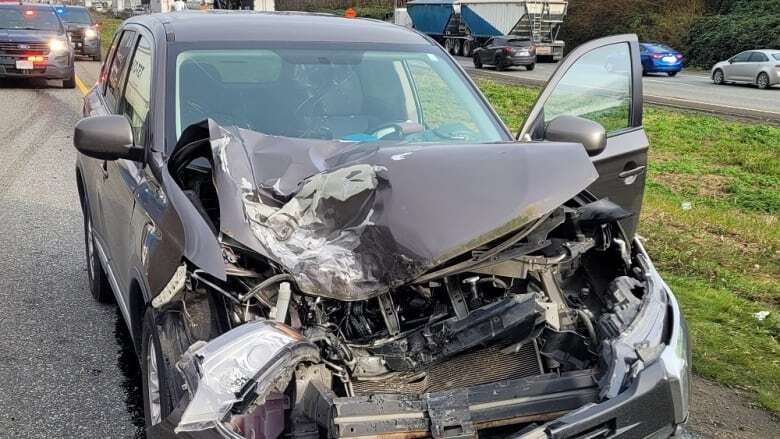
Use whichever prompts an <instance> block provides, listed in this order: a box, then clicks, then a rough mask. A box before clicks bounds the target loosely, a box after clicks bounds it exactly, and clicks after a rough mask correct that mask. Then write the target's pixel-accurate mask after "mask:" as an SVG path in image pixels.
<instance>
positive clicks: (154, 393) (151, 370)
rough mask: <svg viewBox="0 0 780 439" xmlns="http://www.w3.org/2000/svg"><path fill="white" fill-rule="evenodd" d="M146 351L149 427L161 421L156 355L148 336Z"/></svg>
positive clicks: (150, 337)
mask: <svg viewBox="0 0 780 439" xmlns="http://www.w3.org/2000/svg"><path fill="white" fill-rule="evenodd" d="M147 343H148V345H147V349H146V390H147V395H149V420H150V421H151V425H157V424H159V423H160V422H161V421H162V414H161V413H162V409H161V406H160V375H159V372H158V370H157V355H156V353H155V350H154V340H153V339H152V336H149V339H148V340H147Z"/></svg>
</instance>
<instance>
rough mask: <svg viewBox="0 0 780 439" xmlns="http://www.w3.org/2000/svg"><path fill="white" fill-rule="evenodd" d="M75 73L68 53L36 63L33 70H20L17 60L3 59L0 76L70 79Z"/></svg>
mask: <svg viewBox="0 0 780 439" xmlns="http://www.w3.org/2000/svg"><path fill="white" fill-rule="evenodd" d="M72 75H73V62H72V60H71V57H70V55H69V54H68V53H65V54H63V55H51V54H49V55H48V56H47V57H46V61H45V62H44V63H41V64H35V65H34V66H33V69H32V70H19V69H17V68H16V61H15V60H3V61H2V62H1V63H0V78H43V79H68V78H70V77H71V76H72Z"/></svg>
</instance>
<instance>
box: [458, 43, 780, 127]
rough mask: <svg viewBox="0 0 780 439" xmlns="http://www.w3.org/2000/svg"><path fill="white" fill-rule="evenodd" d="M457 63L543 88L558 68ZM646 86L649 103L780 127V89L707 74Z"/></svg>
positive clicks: (657, 79)
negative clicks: (716, 78)
mask: <svg viewBox="0 0 780 439" xmlns="http://www.w3.org/2000/svg"><path fill="white" fill-rule="evenodd" d="M456 59H457V60H458V62H459V63H460V65H461V66H463V67H464V69H465V70H466V71H467V72H468V73H469V74H470V75H471V76H473V77H475V78H486V79H492V80H495V81H499V82H506V83H510V84H521V85H534V86H542V85H544V84H545V83H547V80H548V79H549V78H550V76H551V75H552V73H553V72H554V71H555V69H556V67H557V64H553V63H540V64H536V68H535V69H534V70H532V71H527V70H526V69H525V67H512V68H511V69H509V70H505V71H503V72H498V71H496V70H495V69H494V68H493V67H488V66H486V67H485V68H484V69H480V70H477V69H476V68H474V63H473V61H472V60H471V58H465V57H457V58H456ZM643 85H644V96H645V102H647V103H651V104H658V105H664V106H669V107H675V108H683V109H690V110H699V111H705V112H709V113H715V114H723V115H728V116H734V117H740V118H749V119H756V120H762V121H771V122H773V123H780V86H774V87H772V88H770V89H767V90H759V89H758V88H757V87H754V86H749V85H715V84H713V83H712V80H710V78H709V76H708V75H707V73H706V72H686V71H685V70H683V71H682V72H681V73H679V74H678V75H677V76H675V77H673V78H672V77H668V76H666V75H661V74H652V75H648V76H646V77H644V78H643Z"/></svg>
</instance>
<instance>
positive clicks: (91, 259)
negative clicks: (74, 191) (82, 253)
mask: <svg viewBox="0 0 780 439" xmlns="http://www.w3.org/2000/svg"><path fill="white" fill-rule="evenodd" d="M87 270H88V271H89V278H90V279H94V278H95V238H94V232H93V231H92V220H91V219H90V218H89V213H87Z"/></svg>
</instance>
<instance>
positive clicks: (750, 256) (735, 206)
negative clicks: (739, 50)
mask: <svg viewBox="0 0 780 439" xmlns="http://www.w3.org/2000/svg"><path fill="white" fill-rule="evenodd" d="M478 85H479V87H480V88H481V89H482V91H483V93H484V94H485V95H486V96H487V98H488V100H489V101H490V102H491V103H492V104H493V106H494V108H495V109H496V111H497V112H498V113H499V114H500V115H501V117H502V118H503V119H504V121H505V123H506V124H507V125H508V126H509V127H510V128H511V129H513V130H516V129H517V127H519V126H520V124H521V122H522V119H523V117H524V116H525V114H526V113H527V112H528V110H529V109H530V107H531V105H532V104H533V102H534V100H535V99H536V96H537V94H538V89H534V88H527V87H515V86H508V85H503V84H498V83H495V82H491V81H478ZM644 124H645V129H646V131H647V135H648V137H649V138H650V143H651V147H650V164H649V175H648V182H647V190H646V192H645V200H644V206H643V211H642V215H641V222H640V227H639V233H640V234H641V235H643V236H644V237H646V238H647V244H646V246H647V248H648V251H649V252H650V253H651V255H652V257H653V260H654V262H655V263H656V265H657V266H658V268H659V269H660V270H661V273H662V274H663V276H664V278H665V279H666V281H667V282H668V283H669V285H670V286H671V287H672V289H673V290H674V292H675V294H676V295H677V297H678V298H679V300H680V303H681V306H682V307H683V310H684V311H685V314H686V317H687V319H688V323H689V327H690V332H691V336H692V339H693V346H694V351H693V352H694V371H695V372H696V373H698V374H700V375H702V376H706V377H708V378H712V379H714V380H716V381H719V382H721V383H723V384H726V385H731V386H737V387H740V388H743V389H747V390H750V391H752V392H755V394H756V396H757V399H758V401H759V402H760V403H761V404H762V405H764V406H765V407H766V408H768V409H770V410H772V411H774V412H776V413H780V222H778V213H780V128H777V127H769V126H766V125H761V124H752V123H742V122H735V121H729V120H724V119H722V118H718V117H715V116H709V115H703V114H696V113H687V112H675V111H670V110H666V109H661V108H655V107H646V108H645V118H644ZM683 202H689V203H691V205H692V209H690V210H683V209H682V208H681V205H682V203H683ZM758 311H770V314H769V316H768V317H767V318H766V319H764V320H763V321H759V320H758V319H757V318H755V317H754V315H753V314H754V313H756V312H758Z"/></svg>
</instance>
